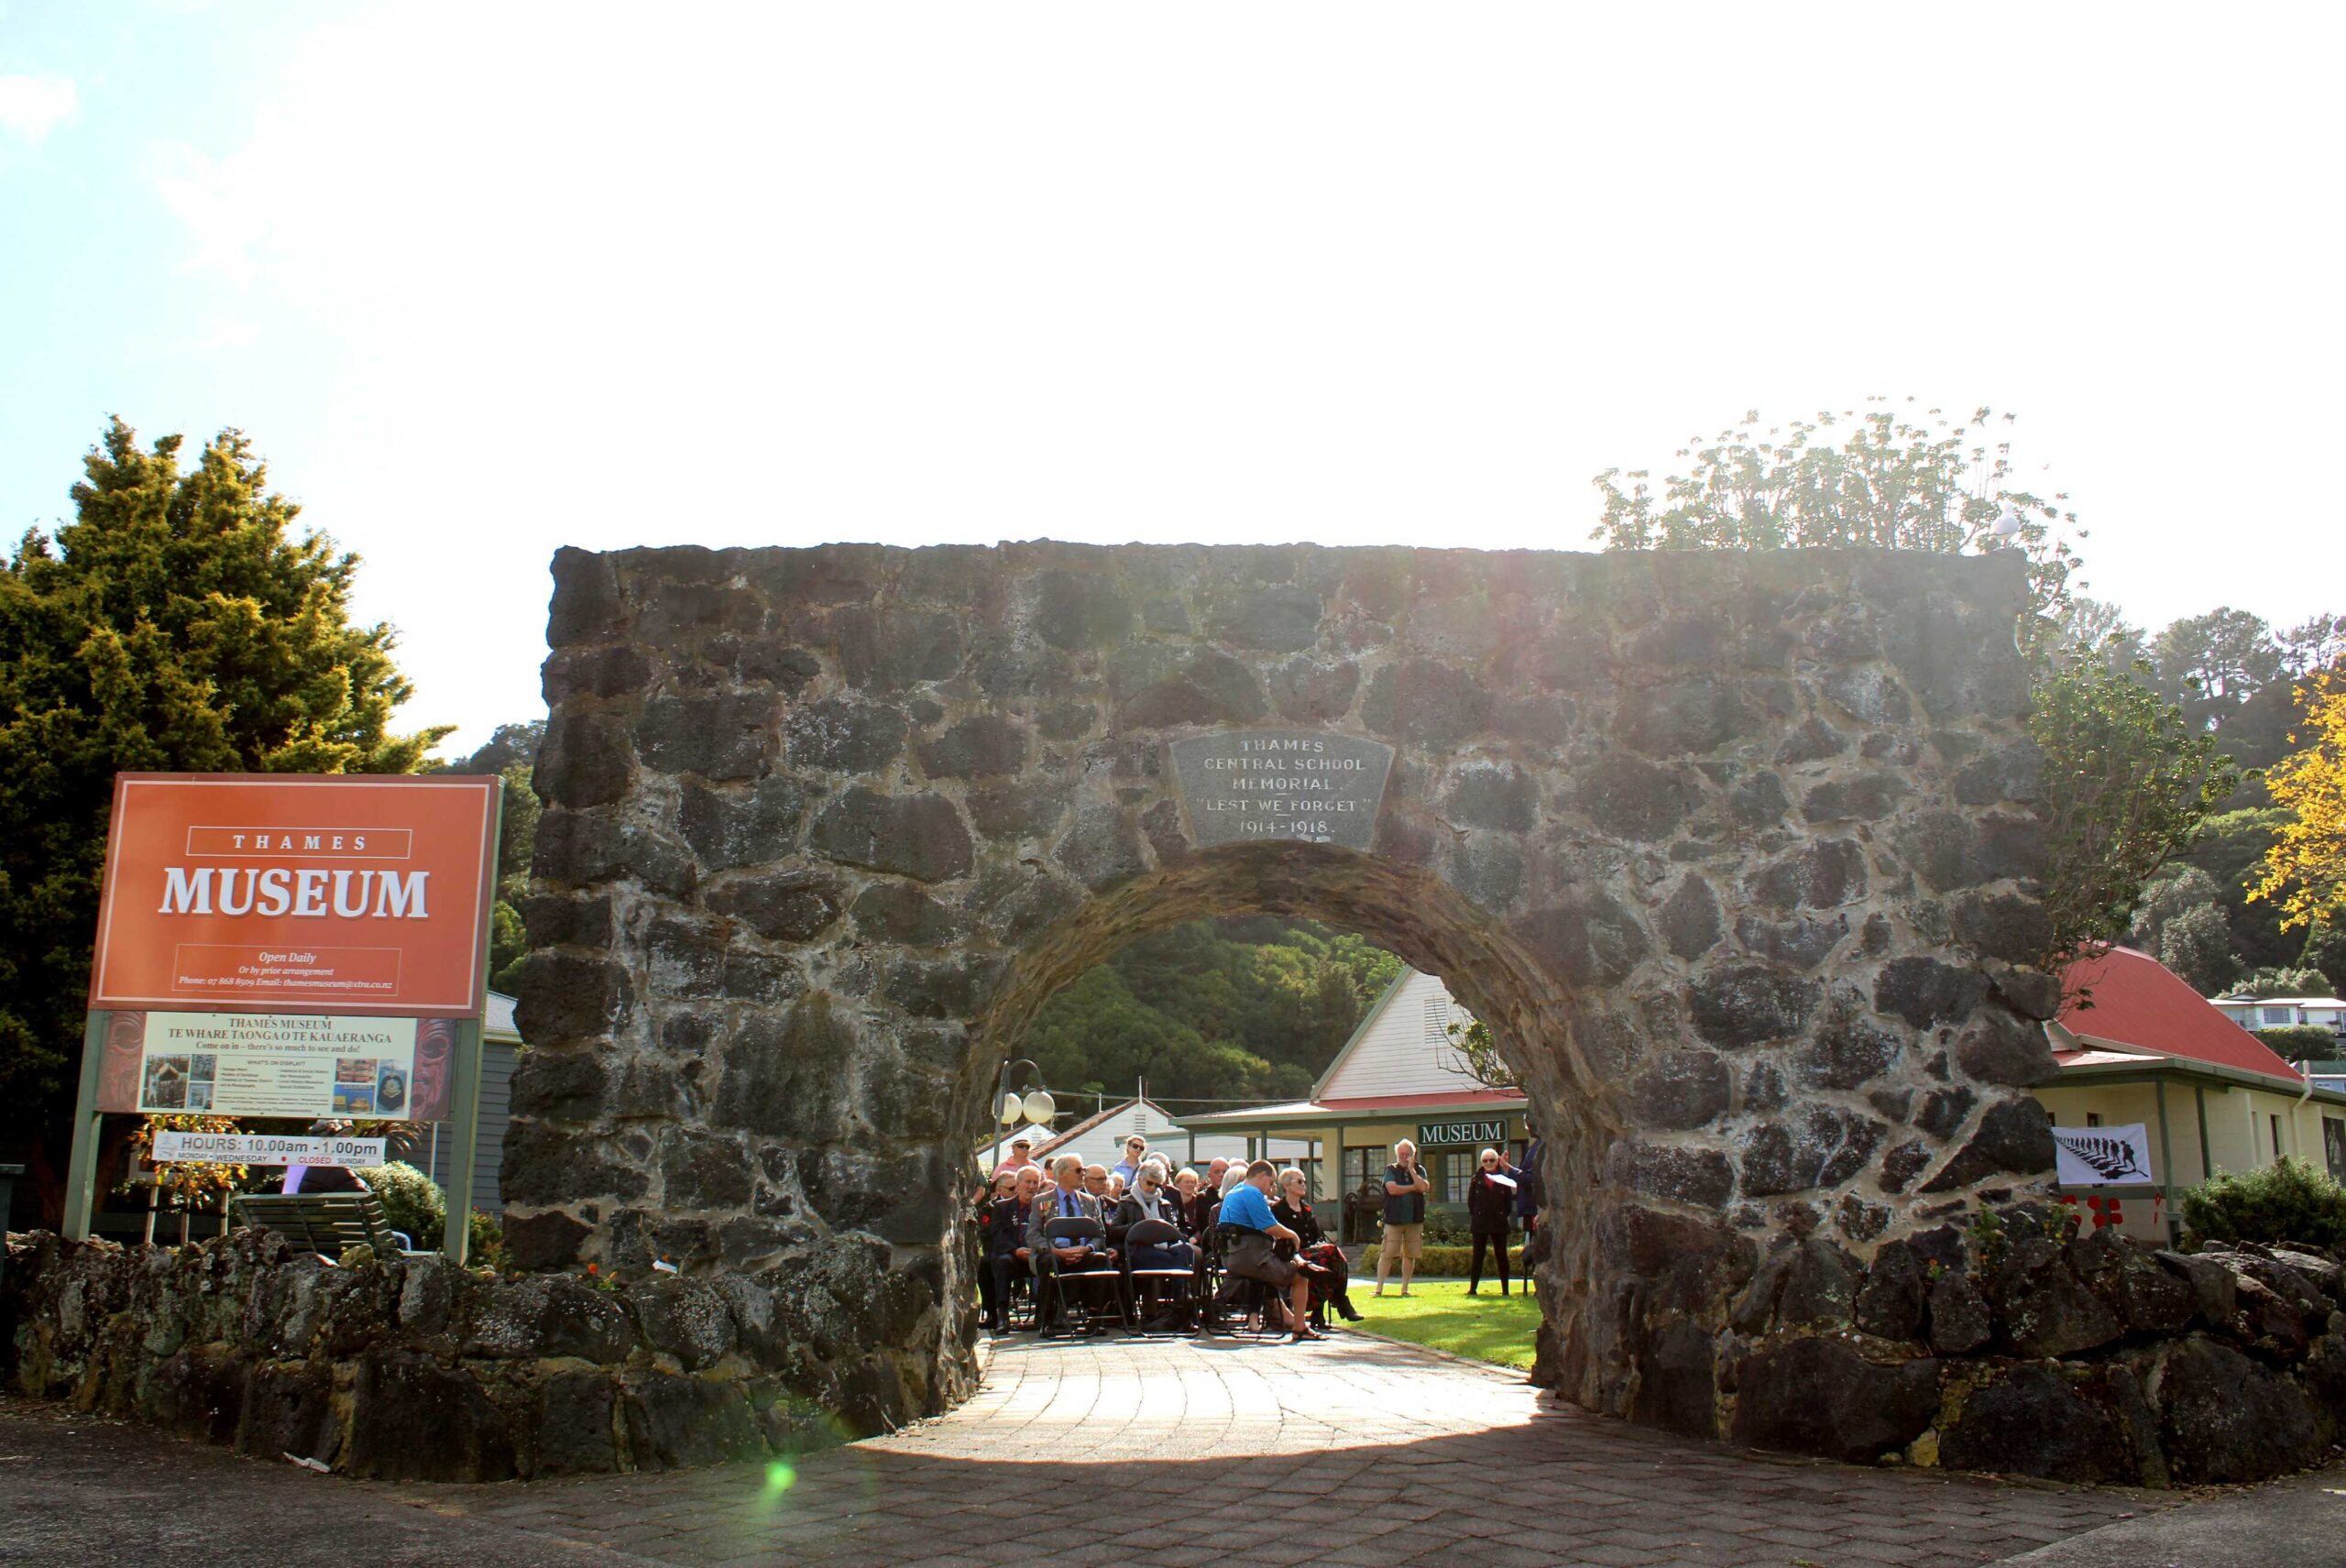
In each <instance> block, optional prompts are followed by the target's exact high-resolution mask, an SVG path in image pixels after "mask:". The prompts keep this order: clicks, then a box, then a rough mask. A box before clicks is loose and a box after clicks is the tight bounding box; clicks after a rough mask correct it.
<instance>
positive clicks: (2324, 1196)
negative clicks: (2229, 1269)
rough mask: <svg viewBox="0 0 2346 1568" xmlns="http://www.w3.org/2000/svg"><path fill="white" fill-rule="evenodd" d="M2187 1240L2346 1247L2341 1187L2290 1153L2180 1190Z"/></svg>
mask: <svg viewBox="0 0 2346 1568" xmlns="http://www.w3.org/2000/svg"><path fill="white" fill-rule="evenodd" d="M2182 1197H2183V1202H2182V1208H2183V1224H2184V1229H2185V1230H2186V1231H2187V1233H2188V1235H2187V1240H2193V1241H2237V1242H2264V1243H2267V1244H2286V1243H2292V1242H2294V1243H2296V1244H2297V1245H2299V1246H2307V1245H2312V1246H2318V1247H2333V1248H2334V1247H2346V1188H2341V1187H2340V1186H2339V1184H2338V1183H2337V1182H2335V1181H2333V1180H2331V1179H2330V1174H2329V1173H2328V1172H2327V1171H2322V1170H2317V1169H2316V1168H2314V1167H2312V1166H2311V1165H2309V1164H2308V1163H2307V1162H2306V1161H2304V1160H2301V1159H2298V1158H2297V1157H2295V1156H2294V1155H2284V1156H2282V1157H2280V1159H2278V1160H2276V1161H2275V1162H2274V1163H2273V1164H2271V1165H2268V1166H2264V1167H2263V1168H2259V1169H2256V1170H2244V1171H2242V1172H2240V1173H2239V1174H2237V1175H2234V1174H2232V1173H2231V1172H2222V1173H2220V1174H2219V1175H2217V1177H2216V1178H2215V1179H2213V1180H2211V1181H2209V1182H2207V1183H2205V1184H2204V1185H2202V1186H2198V1187H2189V1188H2186V1189H2185V1190H2184V1191H2183V1194H2182Z"/></svg>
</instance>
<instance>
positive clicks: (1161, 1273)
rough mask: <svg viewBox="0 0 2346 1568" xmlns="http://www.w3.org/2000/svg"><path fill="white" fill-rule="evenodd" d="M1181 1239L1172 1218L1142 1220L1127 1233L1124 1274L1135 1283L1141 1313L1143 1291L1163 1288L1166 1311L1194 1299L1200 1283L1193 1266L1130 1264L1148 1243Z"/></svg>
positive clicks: (1137, 1308)
mask: <svg viewBox="0 0 2346 1568" xmlns="http://www.w3.org/2000/svg"><path fill="white" fill-rule="evenodd" d="M1180 1239H1181V1233H1180V1231H1179V1230H1178V1229H1177V1228H1176V1227H1175V1226H1174V1224H1173V1223H1172V1222H1171V1221H1169V1220H1141V1221H1138V1222H1136V1223H1135V1224H1134V1225H1133V1227H1132V1228H1131V1229H1130V1230H1128V1231H1126V1232H1125V1233H1124V1259H1125V1262H1126V1265H1127V1266H1126V1268H1125V1270H1124V1277H1125V1278H1126V1279H1128V1280H1130V1281H1131V1283H1132V1294H1133V1298H1134V1306H1133V1311H1134V1314H1135V1316H1137V1315H1139V1312H1140V1299H1141V1296H1142V1293H1143V1292H1144V1291H1153V1290H1158V1289H1162V1290H1163V1291H1165V1292H1166V1301H1165V1310H1166V1311H1168V1312H1172V1311H1183V1310H1186V1309H1188V1308H1189V1306H1190V1305H1191V1302H1192V1299H1193V1297H1192V1295H1191V1292H1192V1290H1193V1289H1194V1288H1195V1287H1196V1285H1197V1271H1196V1270H1195V1269H1194V1268H1135V1267H1131V1266H1129V1265H1130V1263H1131V1260H1132V1257H1133V1255H1134V1254H1135V1253H1136V1252H1138V1251H1139V1250H1140V1249H1141V1248H1143V1247H1145V1246H1165V1245H1168V1244H1170V1243H1173V1242H1178V1241H1179V1240H1180Z"/></svg>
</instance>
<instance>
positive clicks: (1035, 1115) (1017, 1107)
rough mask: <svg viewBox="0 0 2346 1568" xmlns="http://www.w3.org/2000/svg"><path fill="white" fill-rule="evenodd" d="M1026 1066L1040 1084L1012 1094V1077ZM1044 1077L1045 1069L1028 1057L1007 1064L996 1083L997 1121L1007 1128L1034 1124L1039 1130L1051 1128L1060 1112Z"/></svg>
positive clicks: (994, 1097)
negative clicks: (1043, 1080)
mask: <svg viewBox="0 0 2346 1568" xmlns="http://www.w3.org/2000/svg"><path fill="white" fill-rule="evenodd" d="M1022 1067H1023V1068H1025V1069H1026V1075H1027V1076H1028V1077H1029V1078H1031V1079H1034V1080H1036V1087H1035V1088H1033V1089H1030V1090H1028V1091H1026V1092H1025V1093H1024V1094H1014V1093H1012V1092H1011V1091H1010V1075H1011V1073H1012V1072H1013V1071H1014V1070H1015V1069H1019V1068H1022ZM1042 1076H1043V1069H1041V1068H1039V1067H1036V1065H1035V1064H1034V1063H1033V1062H1031V1061H1029V1060H1027V1059H1026V1058H1025V1057H1020V1058H1018V1059H1017V1060H1016V1061H1005V1062H1003V1064H1002V1076H1001V1077H999V1078H998V1079H996V1080H994V1094H993V1113H994V1119H995V1120H996V1121H998V1122H1000V1123H1001V1124H1003V1126H1005V1127H1014V1126H1016V1125H1018V1124H1019V1123H1021V1122H1031V1123H1033V1124H1035V1125H1036V1126H1038V1127H1040V1126H1047V1125H1048V1124H1050V1120H1051V1118H1052V1117H1053V1116H1054V1115H1056V1114H1058V1102H1056V1101H1054V1100H1053V1099H1052V1098H1051V1096H1050V1091H1048V1090H1047V1089H1044V1088H1043V1087H1042V1086H1041V1083H1040V1080H1041V1079H1042Z"/></svg>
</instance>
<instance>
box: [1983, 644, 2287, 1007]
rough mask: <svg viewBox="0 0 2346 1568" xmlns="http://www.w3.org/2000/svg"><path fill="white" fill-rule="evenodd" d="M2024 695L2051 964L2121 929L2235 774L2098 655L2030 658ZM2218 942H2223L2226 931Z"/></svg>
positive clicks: (2176, 712) (2168, 709)
mask: <svg viewBox="0 0 2346 1568" xmlns="http://www.w3.org/2000/svg"><path fill="white" fill-rule="evenodd" d="M2035 696H2036V701H2035V705H2034V707H2033V708H2032V710H2031V711H2030V714H2029V720H2028V728H2029V733H2030V735H2031V736H2033V737H2034V739H2035V741H2036V744H2037V749H2038V750H2039V751H2042V752H2043V753H2044V758H2045V768H2044V781H2045V782H2044V788H2043V792H2042V795H2043V798H2042V800H2041V802H2040V805H2039V809H2040V810H2041V812H2042V813H2043V816H2044V818H2045V857H2046V862H2047V863H2046V866H2045V879H2044V880H2045V892H2044V902H2045V913H2046V915H2048V916H2050V917H2051V921H2052V940H2051V943H2050V946H2049V947H2048V949H2047V951H2046V952H2045V955H2044V958H2043V959H2042V960H2041V961H2042V962H2043V963H2044V964H2045V967H2047V968H2056V967H2058V966H2059V965H2061V964H2062V963H2064V962H2065V961H2066V960H2067V959H2071V958H2075V957H2078V956H2081V955H2089V954H2092V953H2094V952H2097V951H2099V950H2101V949H2102V948H2106V947H2107V946H2108V945H2109V944H2110V942H2112V941H2115V940H2116V939H2118V938H2119V937H2120V936H2121V935H2122V934H2123V933H2125V932H2126V931H2127V930H2128V928H2129V927H2131V926H2132V924H2133V921H2134V913H2135V907H2136V905H2138V904H2139V903H2140V902H2141V900H2142V897H2143V887H2144V885H2145V884H2146V883H2149V881H2150V879H2151V878H2152V877H2153V876H2154V874H2156V873H2157V872H2158V871H2159V869H2160V868H2161V867H2163V866H2165V865H2166V864H2167V862H2168V861H2171V860H2173V859H2174V858H2175V857H2176V855H2177V854H2179V853H2181V852H2182V851H2183V850H2187V849H2188V848H2189V847H2190V845H2191V843H2192V841H2193V840H2194V839H2196V838H2197V837H2198V834H2199V831H2200V829H2201V828H2202V827H2203V826H2204V825H2205V824H2206V822H2207V821H2208V819H2209V817H2211V816H2213V815H2214V814H2215V812H2216V811H2217V809H2218V808H2219V807H2220V806H2222V805H2223V803H2224V799H2225V797H2226V796H2228V795H2231V792H2232V789H2233V786H2234V785H2235V784H2238V783H2239V782H2240V773H2239V770H2238V769H2236V768H2234V767H2233V766H2232V765H2231V761H2230V759H2228V758H2226V757H2224V756H2221V755H2220V754H2219V753H2218V752H2217V751H2216V743H2215V739H2214V737H2212V736H2209V735H2207V734H2205V733H2201V732H2198V731H2196V730H2194V729H2191V727H2190V725H2189V723H2188V721H2187V719H2186V718H2185V717H2184V715H2183V713H2182V711H2181V710H2180V709H2179V708H2178V707H2176V705H2174V704H2172V703H2166V702H2162V701H2160V700H2159V698H2158V697H2157V696H2155V695H2154V694H2153V693H2151V692H2149V691H2147V690H2145V689H2144V688H2143V685H2141V684H2139V683H2138V682H2137V681H2136V680H2135V679H2134V678H2132V674H2128V673H2126V672H2121V671H2114V670H2111V669H2110V668H2109V667H2108V666H2107V665H2106V664H2104V663H2100V662H2099V661H2098V660H2094V659H2089V658H2087V659H2073V660H2069V661H2066V662H2062V661H2053V662H2049V663H2047V664H2046V665H2044V666H2040V674H2039V676H2038V679H2037V682H2036V694H2035ZM2200 907H2203V908H2211V909H2212V906H2209V905H2201V906H2200ZM2213 917H2214V919H2215V920H2216V922H2217V924H2218V925H2219V926H2222V925H2223V924H2224V922H2223V916H2222V915H2221V914H2220V913H2215V914H2214V915H2213ZM2171 928H2172V927H2171V926H2170V929H2171ZM2226 942H2227V951H2229V942H2230V931H2229V928H2227V930H2226ZM2169 967H2173V966H2171V965H2170V966H2169Z"/></svg>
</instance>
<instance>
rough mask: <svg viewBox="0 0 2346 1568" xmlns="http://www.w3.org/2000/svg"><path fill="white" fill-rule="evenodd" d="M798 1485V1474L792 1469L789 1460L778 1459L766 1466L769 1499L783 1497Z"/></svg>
mask: <svg viewBox="0 0 2346 1568" xmlns="http://www.w3.org/2000/svg"><path fill="white" fill-rule="evenodd" d="M797 1484H798V1472H797V1471H795V1470H794V1469H792V1468H791V1467H790V1462H789V1461H788V1460H786V1459H777V1460H775V1461H774V1462H773V1464H769V1465H767V1466H766V1496H767V1497H769V1498H773V1497H781V1496H782V1495H783V1494H784V1492H787V1491H789V1490H790V1488H791V1487H793V1486H796V1485H797Z"/></svg>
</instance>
